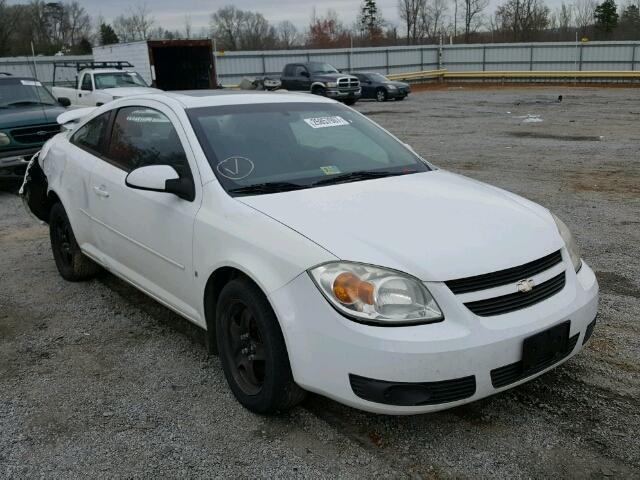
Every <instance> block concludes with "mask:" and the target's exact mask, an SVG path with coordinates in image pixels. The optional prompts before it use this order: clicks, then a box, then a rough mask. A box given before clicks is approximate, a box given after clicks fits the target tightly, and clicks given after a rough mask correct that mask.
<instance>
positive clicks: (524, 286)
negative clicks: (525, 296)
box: [516, 278, 536, 293]
mask: <svg viewBox="0 0 640 480" xmlns="http://www.w3.org/2000/svg"><path fill="white" fill-rule="evenodd" d="M516 286H517V287H518V291H519V292H522V293H527V292H530V291H531V290H533V287H535V286H536V282H534V281H533V279H532V278H529V279H528V280H520V281H519V282H518V283H517V285H516Z"/></svg>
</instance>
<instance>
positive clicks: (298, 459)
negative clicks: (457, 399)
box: [0, 87, 640, 479]
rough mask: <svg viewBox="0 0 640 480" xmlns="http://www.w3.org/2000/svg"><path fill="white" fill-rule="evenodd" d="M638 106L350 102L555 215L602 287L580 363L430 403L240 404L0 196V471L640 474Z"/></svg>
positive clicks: (633, 98)
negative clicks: (62, 259) (68, 270)
mask: <svg viewBox="0 0 640 480" xmlns="http://www.w3.org/2000/svg"><path fill="white" fill-rule="evenodd" d="M558 95H563V100H562V102H561V103H558V102H557V101H556V99H557V97H558ZM639 100H640V90H637V89H570V88H566V87H547V88H510V89H499V90H498V89H494V90H491V89H486V90H483V89H472V88H451V89H448V90H437V91H427V92H424V93H416V94H414V95H412V96H411V97H410V98H409V99H408V100H406V101H404V102H402V103H401V102H393V103H392V102H389V103H384V104H378V103H374V102H361V103H359V104H358V109H359V110H361V111H362V112H364V113H365V114H367V115H369V116H370V117H371V118H373V119H375V120H376V121H378V122H380V123H381V124H382V125H384V126H385V127H387V128H388V129H390V130H391V131H392V132H394V133H395V134H397V135H398V136H399V137H400V138H401V139H403V140H404V141H406V142H408V143H410V144H412V145H413V146H414V147H415V149H416V150H417V151H419V152H420V153H421V154H423V155H424V156H426V157H427V158H429V159H430V160H432V161H433V162H435V163H436V164H438V165H440V166H441V167H443V168H447V169H451V170H453V171H456V172H460V173H463V174H465V175H468V176H470V177H473V178H476V179H479V180H482V181H486V182H489V183H492V184H494V185H498V186H500V187H503V188H506V189H507V190H510V191H513V192H516V193H518V194H521V195H523V196H525V197H527V198H530V199H532V200H534V201H536V202H539V203H541V204H543V205H545V206H547V207H549V208H550V209H552V210H553V211H554V212H556V213H557V214H558V215H559V216H560V217H561V218H563V219H564V220H565V222H566V223H567V224H568V225H569V226H570V227H571V228H572V230H573V232H574V234H575V235H576V237H577V240H578V242H579V243H580V245H581V246H582V248H583V253H584V257H585V258H586V259H587V261H588V262H589V263H590V265H591V266H592V267H593V268H594V270H595V271H596V272H597V275H598V279H599V281H600V285H601V308H600V320H599V323H598V327H597V329H596V332H595V334H594V337H593V339H592V341H591V343H590V344H589V345H588V346H587V348H586V349H585V350H584V351H583V352H582V353H581V354H579V355H578V356H576V357H574V358H573V359H571V360H570V361H569V362H567V363H566V364H565V365H563V366H562V367H559V368H558V369H556V370H554V371H552V372H550V373H548V374H546V375H544V376H543V377H541V378H539V379H536V380H534V381H532V382H529V383H528V384H525V385H523V386H521V387H518V388H515V389H513V390H510V391H508V392H506V393H503V394H500V395H497V396H494V397H491V398H488V399H485V400H482V401H479V402H476V403H473V404H470V405H467V406H464V407H460V408H456V409H453V410H449V411H446V412H442V413H437V414H430V415H422V416H414V417H385V416H377V415H371V414H367V413H362V412H359V411H356V410H353V409H350V408H348V407H344V406H342V405H339V404H337V403H335V402H332V401H330V400H327V399H324V398H321V397H318V396H310V398H308V399H307V401H306V402H305V403H304V404H303V405H302V406H301V407H299V408H297V409H295V410H294V411H293V412H291V413H289V414H286V415H281V416H276V417H261V416H256V415H253V414H251V413H249V412H247V411H246V410H244V409H243V408H242V407H240V406H239V405H238V403H236V401H235V400H234V399H233V397H232V395H231V393H230V391H229V390H228V388H227V386H226V383H225V380H224V377H223V374H222V370H221V368H220V363H219V361H218V358H217V357H212V358H209V357H208V356H207V353H206V351H205V348H204V346H203V335H202V334H201V332H199V331H198V330H197V329H195V328H194V327H191V326H190V325H188V323H187V322H186V321H184V320H182V319H180V318H179V317H177V316H176V315H175V314H173V313H172V312H169V311H168V310H166V309H165V308H163V307H161V306H160V305H158V304H157V303H155V302H153V301H152V300H150V299H148V298H147V297H145V296H144V295H142V294H140V293H138V292H137V291H136V290H134V289H133V288H132V287H130V286H128V285H126V284H124V283H123V282H121V281H119V280H117V279H116V278H114V277H113V276H111V275H104V276H103V277H102V278H100V279H97V280H94V281H91V282H88V283H82V284H70V283H66V282H64V281H63V280H62V279H61V278H60V277H59V276H58V274H57V271H56V269H55V265H54V263H53V259H52V256H51V253H50V247H49V240H48V234H47V228H46V226H43V225H39V224H38V223H37V222H35V221H34V220H33V219H32V218H31V217H30V216H28V215H27V214H26V213H25V211H24V209H23V207H22V204H21V202H20V200H19V199H18V198H17V197H16V196H14V195H12V194H9V193H0V252H2V253H1V254H0V477H4V478H34V477H41V476H44V477H47V478H70V477H92V478H107V477H109V478H111V477H114V476H117V477H128V478H133V477H156V476H159V475H161V476H166V477H178V476H181V477H183V476H190V477H240V478H246V477H280V478H288V477H295V478H308V477H312V478H324V477H326V478H336V477H341V478H370V477H374V476H375V477H388V478H391V477H393V478H395V477H400V478H405V477H413V478H430V479H433V478H451V477H455V478H459V477H502V478H504V477H509V478H544V477H555V478H558V477H560V478H562V477H565V478H585V477H586V478H602V477H618V478H634V477H635V478H640V473H639V472H640V442H639V441H638V437H637V435H638V432H639V431H640V400H639V398H640V362H639V359H640V326H639V324H638V318H640V285H639V283H638V278H640V264H639V263H640V262H639V261H638V259H639V258H640V228H639V227H640V127H639V126H638V125H639V123H640V101H639Z"/></svg>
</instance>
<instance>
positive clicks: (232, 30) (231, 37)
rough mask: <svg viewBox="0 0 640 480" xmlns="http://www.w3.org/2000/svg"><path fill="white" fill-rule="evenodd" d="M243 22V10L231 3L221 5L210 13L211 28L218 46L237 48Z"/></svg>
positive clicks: (227, 48)
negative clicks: (224, 5)
mask: <svg viewBox="0 0 640 480" xmlns="http://www.w3.org/2000/svg"><path fill="white" fill-rule="evenodd" d="M243 22H244V12H243V11H242V10H240V9H238V8H236V7H234V6H231V5H229V6H226V7H222V8H220V9H218V11H217V12H215V13H213V14H212V15H211V22H210V23H211V30H212V34H213V36H214V37H215V38H216V40H217V41H218V46H219V48H222V49H224V50H237V49H238V46H239V43H240V35H241V33H242V24H243Z"/></svg>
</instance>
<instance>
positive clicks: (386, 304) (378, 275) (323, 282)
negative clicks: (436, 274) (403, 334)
mask: <svg viewBox="0 0 640 480" xmlns="http://www.w3.org/2000/svg"><path fill="white" fill-rule="evenodd" d="M309 274H310V275H311V278H312V279H313V280H314V282H315V283H316V285H317V286H318V288H319V289H320V291H321V292H322V294H323V295H324V296H325V297H326V298H327V300H329V302H330V303H331V304H332V305H333V306H334V307H335V308H336V309H337V310H338V311H340V312H341V313H343V314H345V315H347V316H349V317H351V318H352V319H354V320H356V321H360V322H363V323H375V324H379V325H408V324H418V323H429V322H435V321H439V320H442V319H443V315H442V311H441V310H440V307H438V304H437V303H436V301H435V300H434V299H433V297H432V296H431V293H430V292H429V290H427V287H425V286H424V284H423V283H422V282H421V281H420V280H418V279H417V278H414V277H411V276H409V275H407V274H404V273H401V272H397V271H395V270H388V269H385V268H380V267H374V266H372V265H363V264H360V263H352V262H332V263H325V264H323V265H319V266H317V267H315V268H313V269H311V270H309Z"/></svg>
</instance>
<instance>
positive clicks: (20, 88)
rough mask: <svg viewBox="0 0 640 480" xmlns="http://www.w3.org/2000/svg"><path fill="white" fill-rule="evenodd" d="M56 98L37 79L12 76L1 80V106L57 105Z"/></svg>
mask: <svg viewBox="0 0 640 480" xmlns="http://www.w3.org/2000/svg"><path fill="white" fill-rule="evenodd" d="M57 103H58V102H56V99H55V98H53V95H51V93H49V90H47V89H46V88H45V87H44V86H43V85H42V83H40V82H38V81H37V80H31V79H22V78H15V79H14V78H12V79H9V80H6V79H5V80H2V81H1V82H0V108H20V107H24V106H30V105H57Z"/></svg>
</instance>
